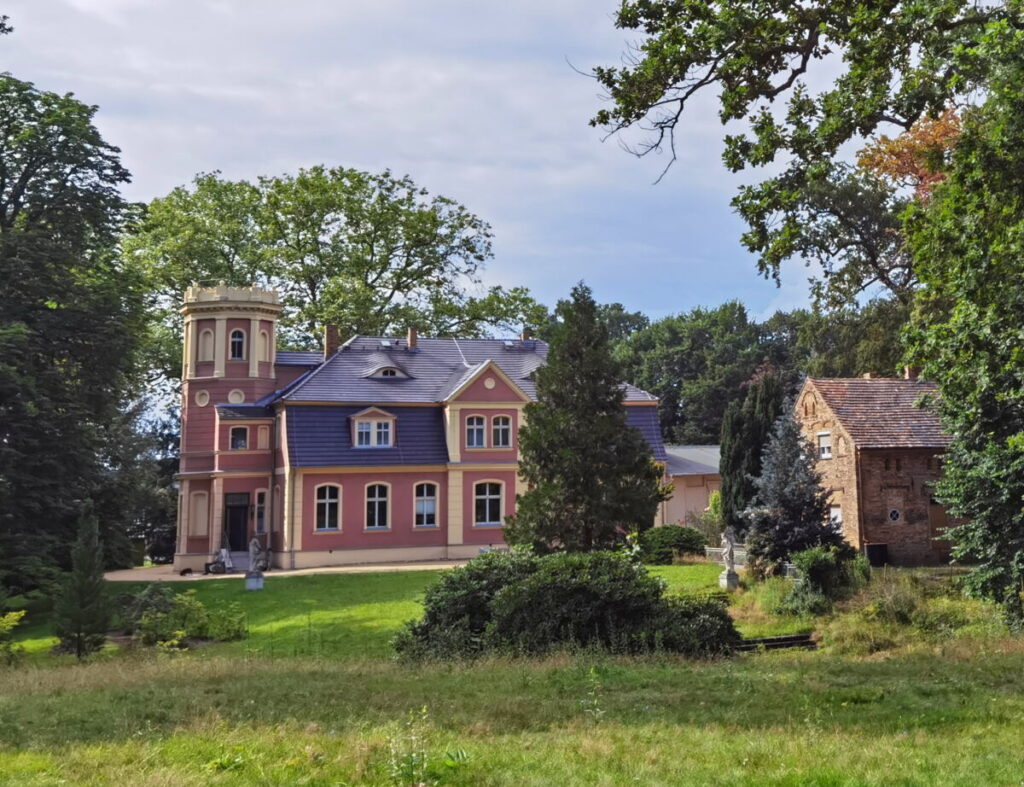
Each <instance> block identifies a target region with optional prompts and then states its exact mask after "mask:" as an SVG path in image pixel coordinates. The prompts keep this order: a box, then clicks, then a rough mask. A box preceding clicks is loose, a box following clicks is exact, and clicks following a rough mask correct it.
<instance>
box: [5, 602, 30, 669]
mask: <svg viewBox="0 0 1024 787" xmlns="http://www.w3.org/2000/svg"><path fill="white" fill-rule="evenodd" d="M23 617H25V610H18V611H17V612H7V613H6V614H3V615H0V666H6V667H14V666H17V665H18V664H19V663H20V662H21V660H22V658H23V657H24V655H25V650H24V648H21V647H19V646H18V645H15V644H14V643H13V642H12V641H11V640H12V639H13V638H14V629H15V627H16V626H17V625H18V624H19V623H21V619H22V618H23Z"/></svg>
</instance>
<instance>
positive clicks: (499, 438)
mask: <svg viewBox="0 0 1024 787" xmlns="http://www.w3.org/2000/svg"><path fill="white" fill-rule="evenodd" d="M491 445H492V446H493V447H494V448H509V447H511V445H512V419H511V418H509V417H508V416H507V415H496V416H494V419H493V420H492V421H491Z"/></svg>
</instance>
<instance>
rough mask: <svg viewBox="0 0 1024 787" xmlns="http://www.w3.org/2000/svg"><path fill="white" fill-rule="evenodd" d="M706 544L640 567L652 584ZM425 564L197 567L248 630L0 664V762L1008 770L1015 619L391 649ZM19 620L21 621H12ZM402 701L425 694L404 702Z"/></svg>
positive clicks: (1023, 675)
mask: <svg viewBox="0 0 1024 787" xmlns="http://www.w3.org/2000/svg"><path fill="white" fill-rule="evenodd" d="M718 571H719V569H718V568H717V567H716V566H714V565H710V564H704V565H697V566H671V567H664V568H659V569H656V573H658V574H659V575H662V576H664V577H665V578H666V580H667V581H668V582H669V585H670V588H671V589H672V590H673V591H674V592H700V591H702V590H710V589H713V588H715V587H716V583H717V574H718ZM436 577H437V574H436V573H433V572H415V573H391V574H361V575H323V576H307V577H293V578H276V579H275V578H272V577H271V578H269V579H268V580H267V583H266V589H265V590H264V591H263V592H261V593H248V594H247V593H245V591H244V590H243V589H242V582H241V580H237V581H234V580H225V581H217V582H197V583H195V584H194V585H188V586H187V587H189V588H195V589H196V591H197V593H198V594H199V596H200V598H201V599H202V600H203V601H204V602H206V603H217V602H218V601H223V600H228V599H231V600H239V601H241V602H242V603H244V605H245V608H246V611H247V613H248V616H249V623H250V627H251V636H250V638H249V639H248V640H246V641H245V642H241V643H229V644H224V645H217V646H212V647H208V648H204V649H202V650H200V651H197V652H194V653H183V654H180V655H166V654H158V653H153V652H144V653H131V654H125V655H120V656H116V657H107V658H101V659H98V660H96V661H95V662H93V663H90V664H86V665H84V666H78V665H71V664H68V663H66V662H64V661H62V660H54V659H52V658H50V657H45V658H43V657H42V656H41V655H40V656H39V657H37V658H34V659H32V660H30V663H29V664H28V665H27V666H25V667H23V668H21V669H18V670H14V671H6V672H4V671H0V784H4V785H6V784H11V785H50V784H57V783H72V784H108V783H118V784H125V783H127V784H132V785H192V784H195V785H200V784H233V785H234V784H237V785H243V784H244V785H248V784H317V785H320V784H323V785H327V784H380V785H401V784H417V783H431V784H454V785H480V784H494V785H549V784H552V785H563V784H564V785H576V784H579V785H591V784H602V785H618V784H644V785H648V784H651V785H658V784H664V785H678V784H729V785H732V784H751V785H754V784H756V785H760V784H780V785H803V784H820V785H845V784H907V785H909V784H964V785H978V784H986V785H987V784H1018V783H1020V782H1021V780H1022V779H1024V751H1022V749H1021V747H1020V744H1019V742H1020V740H1021V738H1022V737H1024V670H1022V669H1021V665H1022V664H1024V642H1022V641H1021V640H1018V639H1013V638H1009V637H1001V636H1000V637H995V636H990V637H987V638H984V639H970V638H955V637H949V638H945V639H942V638H940V639H936V640H934V641H929V642H927V643H924V642H921V643H918V644H915V645H914V646H913V647H905V648H903V649H901V650H897V651H892V652H887V653H880V654H875V655H873V656H867V657H853V656H840V655H835V654H833V653H829V652H825V651H817V652H796V651H788V652H787V651H784V652H777V653H767V654H751V655H746V656H739V657H736V658H733V659H729V660H724V661H718V662H711V663H693V662H686V661H683V660H681V659H677V658H674V657H668V656H663V657H657V658H655V657H652V658H645V659H620V658H612V657H607V656H595V655H587V654H577V655H572V656H562V657H554V658H550V659H547V660H545V661H540V662H537V661H533V662H531V661H511V660H491V661H486V662H482V663H478V664H472V665H459V664H433V665H425V666H418V667H407V666H402V665H400V664H397V663H395V662H393V661H392V660H391V659H390V658H388V647H387V643H388V640H389V638H390V636H391V635H392V633H393V631H394V630H395V628H397V627H398V626H399V625H400V624H401V622H402V621H404V620H406V619H408V618H410V617H413V616H415V615H416V613H417V610H418V605H417V599H418V597H419V596H420V595H421V594H422V591H423V589H424V587H426V586H427V585H428V584H429V583H430V582H432V581H434V580H436ZM28 633H29V634H31V635H32V639H33V641H34V642H36V641H39V640H40V639H41V638H40V636H39V635H40V634H42V633H44V632H43V631H42V630H41V629H37V630H31V629H30V630H29V632H28ZM424 709H425V710H424Z"/></svg>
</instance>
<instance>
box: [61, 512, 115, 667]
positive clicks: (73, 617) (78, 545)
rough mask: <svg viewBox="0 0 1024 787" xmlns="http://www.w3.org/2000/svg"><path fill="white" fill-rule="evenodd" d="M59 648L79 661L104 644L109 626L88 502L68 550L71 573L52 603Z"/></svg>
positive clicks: (97, 540)
mask: <svg viewBox="0 0 1024 787" xmlns="http://www.w3.org/2000/svg"><path fill="white" fill-rule="evenodd" d="M53 612H54V619H55V621H56V628H57V632H56V633H57V637H58V638H60V648H61V650H64V651H67V652H68V653H74V654H75V656H76V657H77V658H78V659H79V661H81V660H82V659H84V658H85V657H86V656H88V655H89V654H90V653H92V652H93V651H97V650H99V649H100V648H102V647H103V643H104V641H105V640H106V636H107V630H108V629H109V628H110V604H109V601H108V599H107V592H106V580H105V579H104V578H103V547H102V546H101V544H100V536H99V525H98V523H97V521H96V516H95V514H93V511H92V504H91V503H87V504H86V505H85V507H84V508H83V509H82V514H81V516H80V517H79V520H78V538H77V540H76V541H75V545H74V547H72V550H71V573H70V574H69V575H68V576H67V577H66V578H65V580H64V585H63V587H62V588H61V592H60V595H59V596H58V597H57V599H56V602H55V604H54V610H53Z"/></svg>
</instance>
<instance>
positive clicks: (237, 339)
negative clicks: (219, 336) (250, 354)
mask: <svg viewBox="0 0 1024 787" xmlns="http://www.w3.org/2000/svg"><path fill="white" fill-rule="evenodd" d="M231 360H232V361H244V360H245V331H232V332H231Z"/></svg>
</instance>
